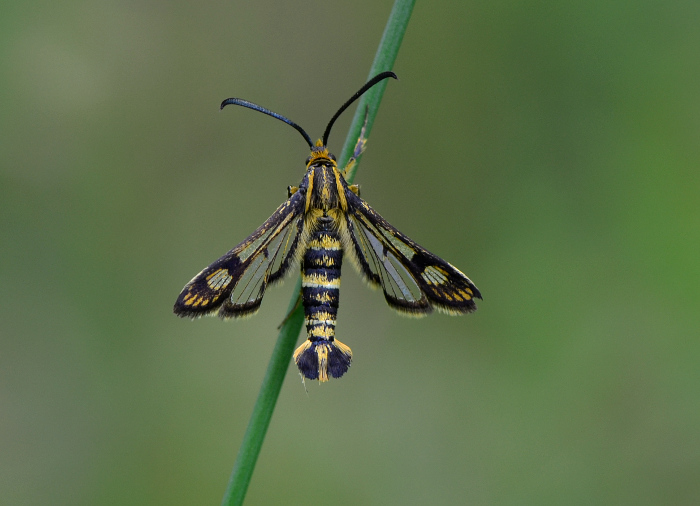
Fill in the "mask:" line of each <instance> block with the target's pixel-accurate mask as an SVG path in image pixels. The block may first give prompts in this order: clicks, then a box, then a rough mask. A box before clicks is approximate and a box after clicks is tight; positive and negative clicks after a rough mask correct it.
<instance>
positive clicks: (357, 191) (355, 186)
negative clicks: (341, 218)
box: [348, 184, 360, 197]
mask: <svg viewBox="0 0 700 506" xmlns="http://www.w3.org/2000/svg"><path fill="white" fill-rule="evenodd" d="M348 188H349V189H350V191H351V192H353V193H354V194H355V195H357V196H358V197H359V196H360V185H359V184H351V185H349V186H348Z"/></svg>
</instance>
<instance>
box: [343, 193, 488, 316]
mask: <svg viewBox="0 0 700 506" xmlns="http://www.w3.org/2000/svg"><path fill="white" fill-rule="evenodd" d="M346 198H347V202H348V213H347V217H346V220H347V222H346V226H347V229H348V234H347V239H346V242H348V243H349V244H346V245H345V249H346V250H347V251H349V252H350V253H351V255H352V257H354V258H353V260H354V263H355V265H356V266H357V268H358V270H359V271H360V272H361V274H362V275H363V276H364V277H365V279H366V280H367V281H369V282H370V283H371V284H375V285H381V287H382V289H383V291H384V296H385V298H386V300H387V302H388V303H389V305H390V306H391V307H393V308H394V309H396V310H398V311H401V312H405V313H409V314H412V315H414V316H422V315H423V314H426V313H429V312H430V311H431V310H432V308H433V307H435V308H437V309H439V310H441V311H444V312H446V313H451V314H461V313H469V312H471V311H474V310H476V304H475V303H474V299H475V298H479V299H480V298H481V294H480V293H479V290H478V289H477V288H476V286H474V283H472V282H471V280H470V279H469V278H468V277H467V276H465V275H464V274H463V273H462V272H460V271H459V270H458V269H457V268H455V267H454V266H453V265H451V264H450V263H448V262H446V261H445V260H443V259H442V258H440V257H438V256H436V255H434V254H432V253H430V252H429V251H428V250H426V249H425V248H423V247H421V246H419V245H418V244H416V243H415V242H414V241H412V240H411V239H409V238H408V237H406V236H405V235H404V234H402V233H401V232H399V231H398V230H396V228H394V227H393V226H392V225H391V224H389V223H388V222H387V221H386V220H385V219H384V218H382V217H381V216H380V215H379V214H378V213H377V212H376V211H374V209H372V208H371V207H370V206H369V205H368V204H367V203H366V202H365V201H364V200H362V199H360V198H359V197H358V196H357V195H355V194H354V193H352V192H351V191H349V190H348V191H347V192H346Z"/></svg>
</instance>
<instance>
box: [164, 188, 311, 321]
mask: <svg viewBox="0 0 700 506" xmlns="http://www.w3.org/2000/svg"><path fill="white" fill-rule="evenodd" d="M304 198H305V197H304V192H301V191H299V192H296V193H295V194H294V195H292V196H291V197H290V198H289V199H288V200H287V201H286V202H284V203H283V204H282V205H281V206H279V207H278V208H277V210H276V211H275V212H274V214H273V215H272V216H270V218H268V220H267V221H266V222H265V223H263V224H262V225H261V226H260V227H259V228H258V229H257V230H256V231H255V232H253V233H252V234H251V235H250V236H249V237H248V238H247V239H246V240H245V241H243V242H242V243H240V244H239V245H238V246H236V247H235V248H233V249H232V250H231V251H229V252H228V253H226V254H225V255H224V256H222V257H221V258H219V259H218V260H217V261H216V262H214V263H213V264H211V265H210V266H209V267H207V268H205V269H204V270H202V272H200V273H199V274H197V275H196V276H195V277H194V278H193V279H192V281H190V282H189V283H187V285H186V286H185V288H183V290H182V292H181V293H180V296H179V297H178V299H177V302H176V303H175V308H174V311H175V314H177V315H178V316H182V317H190V318H196V317H199V316H203V315H207V314H213V313H215V312H217V311H218V313H219V316H221V317H222V318H230V317H242V316H248V315H251V314H253V313H255V312H256V311H257V310H258V309H259V308H260V303H261V302H262V298H263V295H264V294H265V288H266V287H267V285H268V284H269V283H273V282H275V281H278V280H280V279H282V278H283V277H284V275H285V274H286V273H287V272H288V271H289V269H290V267H292V266H294V265H295V264H296V263H297V261H298V260H299V257H300V256H301V254H302V253H303V251H304V250H305V249H306V245H305V243H306V241H307V239H308V238H307V236H308V234H307V233H306V231H305V228H304V219H303V213H304Z"/></svg>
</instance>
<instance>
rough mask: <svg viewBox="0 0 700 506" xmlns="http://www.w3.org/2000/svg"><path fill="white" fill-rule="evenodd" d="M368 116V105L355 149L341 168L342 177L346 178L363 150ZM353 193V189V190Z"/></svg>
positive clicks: (365, 142) (365, 141)
mask: <svg viewBox="0 0 700 506" xmlns="http://www.w3.org/2000/svg"><path fill="white" fill-rule="evenodd" d="M368 118H369V107H365V122H364V123H363V125H362V130H360V138H359V139H357V144H355V149H354V150H353V152H352V156H351V157H350V160H348V164H347V165H346V166H345V168H344V169H343V172H342V174H343V178H345V179H347V177H348V176H349V175H350V173H351V171H352V168H353V167H354V166H355V163H356V162H357V159H358V158H359V157H360V155H361V154H362V153H363V152H364V151H365V145H366V144H367V138H366V137H365V132H366V131H367V120H368ZM353 193H354V190H353Z"/></svg>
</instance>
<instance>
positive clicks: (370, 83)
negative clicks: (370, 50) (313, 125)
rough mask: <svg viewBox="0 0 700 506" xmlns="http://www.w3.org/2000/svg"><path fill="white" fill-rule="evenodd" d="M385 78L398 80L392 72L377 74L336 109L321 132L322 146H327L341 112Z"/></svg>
mask: <svg viewBox="0 0 700 506" xmlns="http://www.w3.org/2000/svg"><path fill="white" fill-rule="evenodd" d="M387 77H393V78H394V79H398V77H396V74H394V73H393V72H382V73H381V74H377V75H376V76H374V77H373V78H372V79H370V80H369V81H367V82H366V83H365V85H364V86H363V87H362V88H360V89H359V90H358V92H357V93H355V94H354V95H353V96H352V97H350V100H348V101H347V102H345V103H344V104H343V105H342V106H341V107H340V109H338V112H336V113H335V115H334V116H333V117H332V118H331V120H330V121H329V122H328V126H327V127H326V131H325V132H323V145H324V146H326V145H328V136H329V135H330V134H331V127H332V126H333V123H335V120H337V119H338V116H340V115H341V114H342V113H343V111H345V109H347V108H348V107H350V104H352V103H353V102H354V101H355V100H357V99H358V98H360V97H361V96H362V94H363V93H364V92H365V91H367V90H368V89H370V88H371V87H372V86H374V85H375V84H377V83H378V82H379V81H383V80H384V79H386V78H387Z"/></svg>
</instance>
